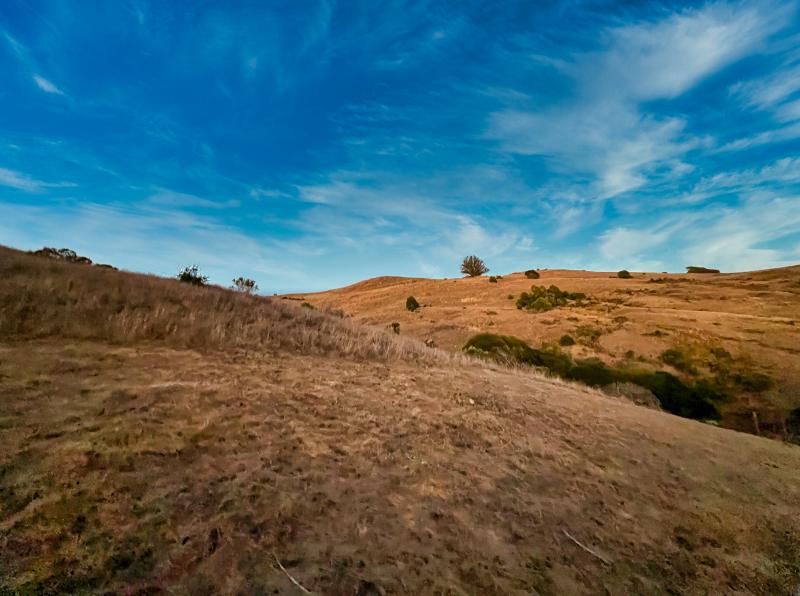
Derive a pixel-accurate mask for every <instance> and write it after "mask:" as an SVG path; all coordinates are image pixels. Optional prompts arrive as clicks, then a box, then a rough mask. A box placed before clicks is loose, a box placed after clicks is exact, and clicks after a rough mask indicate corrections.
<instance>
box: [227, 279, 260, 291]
mask: <svg viewBox="0 0 800 596" xmlns="http://www.w3.org/2000/svg"><path fill="white" fill-rule="evenodd" d="M233 289H234V290H236V291H237V292H241V293H242V294H252V293H254V292H257V291H258V284H257V283H256V280H254V279H250V278H249V277H237V278H236V279H234V280H233Z"/></svg>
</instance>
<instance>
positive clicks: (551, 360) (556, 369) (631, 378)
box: [464, 333, 727, 419]
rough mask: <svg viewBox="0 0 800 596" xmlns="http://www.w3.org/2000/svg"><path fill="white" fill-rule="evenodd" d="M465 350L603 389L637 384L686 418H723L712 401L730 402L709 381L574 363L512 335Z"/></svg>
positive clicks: (472, 343)
mask: <svg viewBox="0 0 800 596" xmlns="http://www.w3.org/2000/svg"><path fill="white" fill-rule="evenodd" d="M464 351H465V352H467V353H468V354H474V355H477V356H481V357H484V358H493V359H495V360H498V361H501V362H515V363H522V364H529V365H532V366H538V367H542V368H546V369H547V370H548V371H549V372H550V373H552V374H554V375H557V376H559V377H562V378H564V379H571V380H574V381H579V382H581V383H584V384H586V385H592V386H597V387H599V386H604V385H610V384H612V383H634V384H636V385H639V386H641V387H644V388H646V389H649V390H650V391H652V392H653V394H654V395H655V396H656V397H657V398H658V400H659V402H660V403H661V407H662V408H663V409H664V410H666V411H667V412H670V413H672V414H676V415H678V416H683V417H686V418H699V419H719V417H720V416H719V412H718V411H717V408H716V406H714V404H713V403H711V402H712V401H724V400H725V399H727V395H725V393H724V391H723V390H722V389H721V388H719V387H718V386H716V385H714V384H712V383H709V382H703V383H698V384H697V385H695V386H694V387H688V386H687V385H685V384H683V383H682V382H681V380H680V379H678V378H677V377H675V376H674V375H671V374H670V373H668V372H664V371H656V372H652V371H648V370H624V369H619V368H611V367H609V366H607V365H606V364H604V363H603V362H602V361H601V360H599V359H596V358H590V359H586V360H580V361H578V362H573V361H572V359H571V358H570V357H569V355H568V354H565V353H563V352H561V351H560V350H559V349H557V348H551V349H538V350H537V349H534V348H531V347H530V346H529V345H528V344H527V343H525V342H524V341H522V340H521V339H519V338H517V337H513V336H510V335H495V334H492V333H480V334H478V335H475V336H473V337H472V338H470V340H469V341H467V343H466V344H465V345H464Z"/></svg>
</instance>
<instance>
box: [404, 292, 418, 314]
mask: <svg viewBox="0 0 800 596" xmlns="http://www.w3.org/2000/svg"><path fill="white" fill-rule="evenodd" d="M418 308H419V302H417V299H416V298H414V297H413V296H409V297H408V298H406V310H410V311H411V312H414V311H415V310H417V309H418Z"/></svg>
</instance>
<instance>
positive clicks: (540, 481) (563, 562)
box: [0, 249, 800, 596]
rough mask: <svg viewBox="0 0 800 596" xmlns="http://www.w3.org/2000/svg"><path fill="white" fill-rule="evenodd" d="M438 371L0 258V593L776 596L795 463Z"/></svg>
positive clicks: (633, 412)
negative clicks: (303, 590)
mask: <svg viewBox="0 0 800 596" xmlns="http://www.w3.org/2000/svg"><path fill="white" fill-rule="evenodd" d="M479 281H480V280H479ZM483 281H484V282H485V280H483ZM466 283H469V281H467V282H466ZM503 283H506V282H505V281H504V282H503ZM483 285H484V286H489V285H490V284H488V283H483ZM491 285H492V286H494V284H491ZM406 295H407V294H406ZM404 298H405V296H404V297H403V299H404ZM314 303H315V304H316V305H319V301H318V300H316V299H315V300H314ZM400 306H401V307H402V303H401V304H400ZM428 308H429V307H424V308H423V311H425V310H426V309H428ZM498 310H499V309H498ZM515 310H516V309H515ZM407 316H408V317H412V316H414V317H418V316H420V315H412V313H408V315H407ZM403 325H404V328H405V319H404V323H403ZM187 348H190V349H187ZM458 361H459V359H458V357H449V356H447V355H446V354H443V353H441V352H438V351H436V350H432V349H429V348H427V347H425V346H424V345H422V344H420V343H417V342H414V341H411V340H407V339H404V338H402V337H399V338H398V337H396V336H394V335H393V334H390V333H386V332H384V330H382V329H373V328H368V327H362V326H360V325H358V324H357V323H355V322H351V321H350V320H348V319H343V318H341V317H337V316H335V315H333V314H331V313H325V312H319V311H316V310H314V311H312V310H308V309H304V308H302V307H300V306H299V303H297V302H292V301H280V300H277V299H265V298H250V297H247V296H241V295H237V294H235V293H233V292H229V291H226V290H223V289H221V288H194V287H189V286H185V285H182V284H179V283H178V282H177V281H170V280H164V279H158V278H154V277H149V276H142V275H133V274H127V273H120V272H115V271H109V270H104V269H95V268H91V267H85V266H76V265H73V266H70V265H66V264H59V263H53V262H49V261H47V260H42V259H36V258H34V257H31V256H28V255H24V254H20V253H18V252H14V251H10V250H3V249H0V433H2V440H1V441H0V594H7V593H10V594H17V593H20V594H62V593H80V594H95V593H98V594H106V593H115V594H116V593H122V594H156V593H167V594H214V593H224V594H295V593H297V592H298V588H297V586H296V585H295V584H293V583H292V581H291V580H290V579H289V574H291V576H292V577H294V578H296V580H297V581H298V582H299V583H301V584H302V585H303V586H305V587H307V588H308V589H309V590H311V591H313V592H314V593H316V594H348V595H353V594H360V595H364V596H366V595H374V594H384V593H385V594H401V595H405V594H408V595H411V594H486V595H500V594H503V595H506V594H519V595H522V594H531V593H538V594H597V593H607V594H666V593H681V594H684V593H685V594H708V593H731V594H745V593H753V594H779V593H792V592H793V591H794V590H795V589H796V587H797V583H798V575H800V566H799V565H800V564H799V563H798V561H800V540H798V538H797V537H798V536H800V525H798V524H800V520H798V517H797V511H798V510H799V509H800V486H798V483H797V482H796V476H797V470H798V469H799V468H800V449H798V448H796V447H791V446H788V445H782V444H780V443H778V442H775V441H766V440H763V439H760V438H758V437H752V436H747V435H741V434H739V433H733V432H730V431H727V430H724V429H719V428H713V427H711V426H703V425H701V424H699V423H697V422H694V421H689V420H685V419H680V418H677V417H674V416H670V415H666V414H663V413H661V412H657V411H652V410H649V409H646V408H640V407H636V406H632V405H630V404H627V403H625V402H623V401H621V400H617V401H614V400H612V399H609V398H605V397H601V396H599V395H597V394H592V392H589V391H586V390H585V389H582V388H577V387H570V386H567V385H565V384H563V383H557V382H554V381H544V380H542V379H541V378H537V377H535V376H533V375H531V374H530V373H529V372H527V373H526V374H521V373H517V372H515V371H512V370H504V369H500V368H499V367H498V368H497V369H496V370H491V367H489V366H485V365H483V364H481V365H479V366H476V365H475V361H470V363H471V366H469V367H459V366H453V363H454V362H455V363H457V362H458ZM465 362H466V360H465ZM421 364H423V365H424V366H421ZM598 555H599V556H598ZM601 558H602V559H601Z"/></svg>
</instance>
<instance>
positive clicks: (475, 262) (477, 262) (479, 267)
mask: <svg viewBox="0 0 800 596" xmlns="http://www.w3.org/2000/svg"><path fill="white" fill-rule="evenodd" d="M488 272H489V268H488V267H487V266H486V263H484V262H483V261H482V260H481V259H479V258H478V257H476V256H475V255H470V256H468V257H464V260H463V261H462V262H461V273H463V274H464V275H468V276H470V277H478V276H479V275H483V274H484V273H488Z"/></svg>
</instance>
